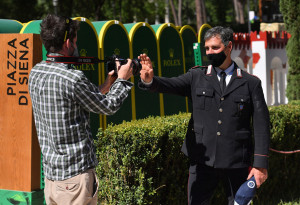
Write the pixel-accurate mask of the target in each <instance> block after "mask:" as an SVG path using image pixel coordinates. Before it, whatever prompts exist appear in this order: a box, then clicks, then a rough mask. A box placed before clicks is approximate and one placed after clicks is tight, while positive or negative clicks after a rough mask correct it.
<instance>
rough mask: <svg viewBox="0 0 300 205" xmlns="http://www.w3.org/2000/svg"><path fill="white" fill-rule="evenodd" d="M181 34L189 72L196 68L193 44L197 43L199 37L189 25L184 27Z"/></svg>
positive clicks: (186, 66)
mask: <svg viewBox="0 0 300 205" xmlns="http://www.w3.org/2000/svg"><path fill="white" fill-rule="evenodd" d="M179 33H180V35H181V38H182V41H183V47H184V57H185V68H186V69H187V70H188V69H190V68H191V67H194V66H195V59H194V50H193V44H194V43H196V42H197V36H196V32H195V30H194V29H193V28H192V27H191V26H188V25H186V26H183V27H182V28H181V29H180V32H179Z"/></svg>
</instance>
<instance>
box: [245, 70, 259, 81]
mask: <svg viewBox="0 0 300 205" xmlns="http://www.w3.org/2000/svg"><path fill="white" fill-rule="evenodd" d="M244 72H246V73H248V74H249V75H251V76H253V77H255V78H257V79H258V80H260V78H259V77H258V76H256V75H253V74H251V73H249V72H248V71H245V70H244Z"/></svg>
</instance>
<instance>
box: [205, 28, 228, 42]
mask: <svg viewBox="0 0 300 205" xmlns="http://www.w3.org/2000/svg"><path fill="white" fill-rule="evenodd" d="M216 36H220V38H221V40H222V43H223V44H224V45H225V46H227V45H228V43H229V41H231V42H232V43H233V30H232V29H231V28H229V27H227V28H224V27H222V26H216V27H213V28H211V29H209V30H208V31H207V32H206V33H205V35H204V41H206V40H208V39H210V38H212V37H216Z"/></svg>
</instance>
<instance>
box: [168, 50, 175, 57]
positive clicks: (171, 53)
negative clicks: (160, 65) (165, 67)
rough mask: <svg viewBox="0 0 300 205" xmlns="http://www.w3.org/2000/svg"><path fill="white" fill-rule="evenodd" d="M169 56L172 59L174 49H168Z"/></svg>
mask: <svg viewBox="0 0 300 205" xmlns="http://www.w3.org/2000/svg"><path fill="white" fill-rule="evenodd" d="M169 56H170V58H173V57H174V49H173V48H170V49H169Z"/></svg>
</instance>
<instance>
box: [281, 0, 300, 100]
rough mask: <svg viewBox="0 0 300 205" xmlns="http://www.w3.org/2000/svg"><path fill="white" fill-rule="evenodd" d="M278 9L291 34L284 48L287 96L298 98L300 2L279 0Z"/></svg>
mask: <svg viewBox="0 0 300 205" xmlns="http://www.w3.org/2000/svg"><path fill="white" fill-rule="evenodd" d="M280 11H281V12H282V14H283V19H284V22H285V26H286V28H287V31H288V32H289V33H290V34H291V36H292V37H291V38H290V39H289V41H288V44H287V47H286V50H287V57H288V62H289V66H290V68H289V71H288V78H287V81H288V84H287V97H288V99H289V100H299V99H300V30H299V27H300V15H299V14H300V13H299V11H300V2H299V1H298V0H280Z"/></svg>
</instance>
